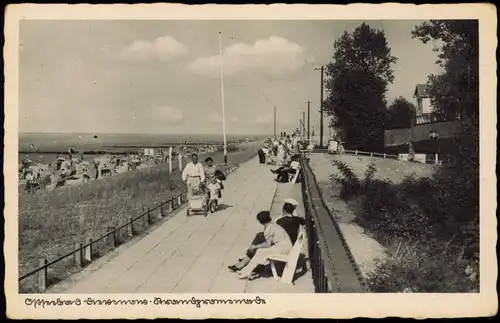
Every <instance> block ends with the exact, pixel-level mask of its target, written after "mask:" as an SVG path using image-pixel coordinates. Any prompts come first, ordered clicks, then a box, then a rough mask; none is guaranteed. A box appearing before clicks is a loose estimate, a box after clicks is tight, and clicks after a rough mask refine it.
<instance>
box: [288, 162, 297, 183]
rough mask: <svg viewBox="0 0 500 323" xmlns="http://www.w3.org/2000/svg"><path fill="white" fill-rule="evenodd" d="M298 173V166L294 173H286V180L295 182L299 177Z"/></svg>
mask: <svg viewBox="0 0 500 323" xmlns="http://www.w3.org/2000/svg"><path fill="white" fill-rule="evenodd" d="M299 173H300V166H299V167H298V168H297V171H296V172H295V174H289V175H288V181H289V182H290V183H297V178H299Z"/></svg>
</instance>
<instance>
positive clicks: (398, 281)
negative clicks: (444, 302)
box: [366, 243, 479, 293]
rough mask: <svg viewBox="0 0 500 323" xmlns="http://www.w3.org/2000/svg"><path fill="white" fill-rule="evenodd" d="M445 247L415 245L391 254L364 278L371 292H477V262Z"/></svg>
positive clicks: (441, 245)
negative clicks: (399, 252)
mask: <svg viewBox="0 0 500 323" xmlns="http://www.w3.org/2000/svg"><path fill="white" fill-rule="evenodd" d="M461 255H462V253H461V252H460V250H450V249H449V246H448V245H446V244H440V245H439V246H426V245H423V244H421V243H420V244H416V245H414V246H411V247H410V248H409V249H406V251H405V252H402V254H396V255H393V256H392V257H391V258H390V259H388V260H387V261H386V262H384V263H379V265H378V266H377V269H375V270H374V271H373V272H371V273H369V274H368V275H367V279H366V281H367V283H368V285H369V286H370V289H371V291H372V292H375V293H391V292H392V293H394V292H413V293H436V292H441V293H443V292H444V293H446V292H448V293H450V292H455V293H457V292H474V291H478V290H479V281H478V275H477V273H478V272H479V271H478V268H477V265H476V263H471V262H468V261H466V260H464V259H463V258H462V256H461Z"/></svg>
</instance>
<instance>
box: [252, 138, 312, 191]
mask: <svg viewBox="0 0 500 323" xmlns="http://www.w3.org/2000/svg"><path fill="white" fill-rule="evenodd" d="M306 148H307V146H306V142H305V141H302V140H301V138H300V133H299V130H298V129H297V130H295V131H294V132H293V133H292V134H291V135H287V134H286V133H282V134H281V136H280V137H279V138H274V139H271V138H268V139H266V140H265V142H264V146H263V147H262V148H260V149H259V150H258V152H257V154H258V156H259V163H260V164H271V165H276V166H278V168H276V169H271V172H272V173H273V174H275V175H276V181H278V182H281V183H285V182H288V181H289V178H290V176H293V175H295V174H296V173H297V172H298V171H299V168H300V163H299V157H300V151H301V150H304V149H306ZM298 180H299V179H298Z"/></svg>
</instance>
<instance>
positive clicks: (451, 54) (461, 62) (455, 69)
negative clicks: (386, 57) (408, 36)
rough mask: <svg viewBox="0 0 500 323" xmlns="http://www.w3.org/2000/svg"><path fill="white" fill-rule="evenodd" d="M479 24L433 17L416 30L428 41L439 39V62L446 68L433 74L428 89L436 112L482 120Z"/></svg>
mask: <svg viewBox="0 0 500 323" xmlns="http://www.w3.org/2000/svg"><path fill="white" fill-rule="evenodd" d="M478 28H479V24H478V21H477V20H431V21H430V22H425V23H423V24H421V25H419V26H417V27H416V28H415V29H414V30H413V31H412V36H413V38H418V39H420V40H421V41H422V42H423V43H424V44H425V43H428V42H429V41H431V40H432V41H434V42H436V41H438V42H440V43H442V44H443V45H442V46H441V47H436V48H435V51H436V52H438V53H439V54H438V58H439V59H438V61H437V62H436V63H437V64H439V65H440V66H441V67H443V69H444V73H442V74H440V75H430V76H429V80H428V92H429V94H430V96H431V101H432V104H433V106H434V109H435V112H436V113H437V114H438V115H441V116H444V117H447V118H453V119H454V118H456V117H457V116H458V117H467V118H470V119H472V120H471V121H473V122H476V123H477V122H479V119H478V117H479V29H478Z"/></svg>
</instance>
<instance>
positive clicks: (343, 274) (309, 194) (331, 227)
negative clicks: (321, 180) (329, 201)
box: [301, 154, 369, 293]
mask: <svg viewBox="0 0 500 323" xmlns="http://www.w3.org/2000/svg"><path fill="white" fill-rule="evenodd" d="M301 167H302V170H303V171H302V174H303V180H302V192H303V196H304V202H305V203H304V204H305V205H304V209H305V213H306V214H305V215H306V231H307V233H308V242H309V259H310V264H311V268H312V274H313V281H314V285H315V289H316V292H317V293H333V292H349V293H361V292H368V291H369V289H368V287H367V285H366V283H365V281H364V278H363V276H362V275H361V273H360V271H359V268H358V266H357V264H356V262H355V260H354V258H353V256H352V254H351V252H350V250H349V247H348V245H347V242H346V240H345V239H344V237H343V234H342V232H341V230H340V228H339V226H338V224H337V222H336V221H335V219H334V217H333V216H332V215H331V213H330V211H329V209H328V208H327V207H326V204H325V202H324V200H323V197H322V194H321V191H320V189H319V187H318V184H317V181H316V178H315V175H314V173H313V172H312V170H311V168H310V166H309V163H308V162H307V160H306V159H305V158H304V156H303V155H302V154H301Z"/></svg>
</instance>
